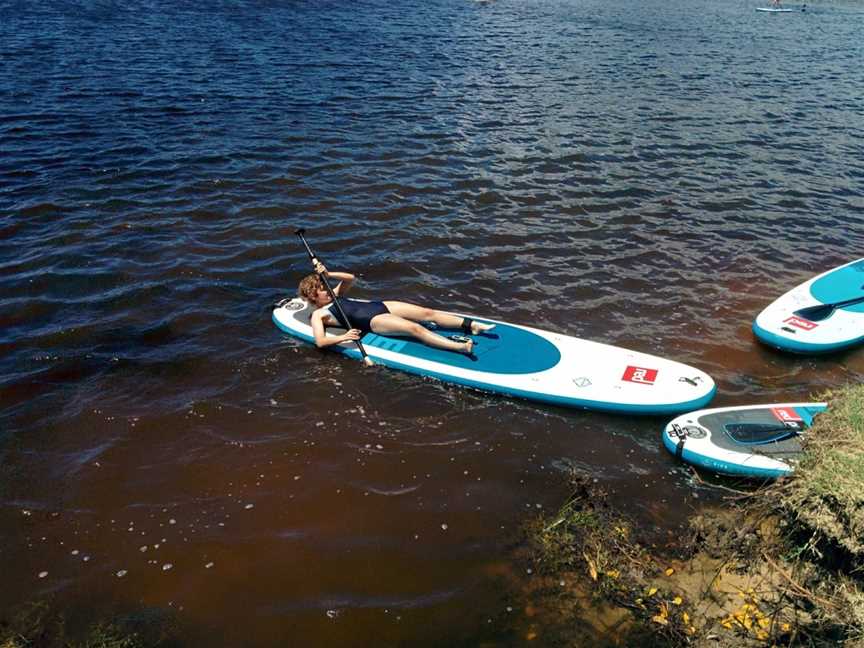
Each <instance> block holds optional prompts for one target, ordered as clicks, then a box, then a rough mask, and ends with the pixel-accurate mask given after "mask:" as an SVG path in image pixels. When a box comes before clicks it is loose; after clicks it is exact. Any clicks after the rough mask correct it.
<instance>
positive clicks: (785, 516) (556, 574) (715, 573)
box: [529, 385, 864, 647]
mask: <svg viewBox="0 0 864 648" xmlns="http://www.w3.org/2000/svg"><path fill="white" fill-rule="evenodd" d="M819 400H826V401H827V402H828V403H829V408H828V411H827V412H826V413H824V414H822V415H821V416H820V417H819V418H818V419H817V420H816V423H815V424H814V426H813V427H812V428H811V430H810V431H809V432H808V435H807V439H806V442H805V456H804V457H803V459H802V461H801V463H800V465H799V467H798V469H797V470H796V472H795V474H794V475H793V476H792V477H790V478H787V479H784V480H781V481H779V482H776V483H773V484H770V485H767V486H764V487H761V488H757V489H755V490H751V491H750V492H747V493H741V494H738V495H736V496H735V497H730V498H729V500H728V503H727V505H726V506H723V507H718V508H716V509H715V510H709V511H704V512H703V513H702V514H701V515H699V516H697V517H694V518H693V519H692V521H691V524H690V530H689V533H688V534H686V537H682V538H681V539H680V541H679V542H677V543H676V545H675V546H674V547H671V548H670V547H665V548H662V549H658V548H656V547H654V546H652V545H651V544H650V539H648V538H645V537H643V536H642V535H641V532H640V529H639V528H638V526H636V525H634V524H633V523H632V521H630V520H628V519H626V518H625V517H624V516H622V515H621V514H620V513H618V512H616V511H614V510H613V509H611V508H610V506H609V505H608V504H607V500H606V498H605V497H604V494H603V492H602V491H601V490H600V489H599V488H598V487H597V486H596V485H595V484H594V483H593V481H592V480H589V479H584V478H580V477H579V476H578V475H574V476H573V494H572V496H571V497H570V499H569V500H568V501H567V502H566V503H565V505H564V506H563V507H562V508H561V510H560V511H559V512H558V513H557V514H555V515H553V516H549V517H546V518H543V519H539V520H535V521H533V522H532V524H531V525H530V530H529V536H530V538H531V540H530V544H531V547H532V551H533V561H534V562H535V564H536V565H537V566H538V567H539V571H540V573H541V574H542V575H543V577H544V579H543V580H542V581H541V582H543V583H546V586H545V587H539V588H537V590H536V591H534V592H532V593H530V594H529V596H531V597H533V599H534V603H533V604H534V606H536V607H537V608H538V609H540V610H543V612H541V613H540V614H541V615H542V616H544V617H545V618H544V622H543V623H542V624H541V623H537V624H536V625H537V627H543V628H545V632H546V634H547V636H546V638H545V639H546V643H549V644H556V645H580V644H581V643H584V640H585V636H584V633H583V634H580V636H579V637H578V638H574V637H573V633H572V631H571V630H569V629H570V628H573V627H576V626H577V625H578V626H579V627H584V626H585V625H586V624H587V625H591V626H593V629H594V630H595V635H596V636H597V637H598V640H599V641H600V642H601V643H606V644H610V645H628V646H633V645H646V646H647V645H668V646H685V645H686V646H700V645H704V646H709V645H710V646H730V647H731V646H746V645H754V646H756V645H761V646H764V645H802V646H837V645H847V646H859V645H864V386H860V385H855V386H850V387H847V388H844V389H841V390H837V391H835V392H831V393H828V394H824V395H821V396H820V398H819ZM555 584H557V585H558V587H556V586H555ZM565 585H566V586H565ZM598 620H604V621H601V622H600V623H598V622H597V621H598ZM537 638H538V639H542V637H540V636H538V637H537Z"/></svg>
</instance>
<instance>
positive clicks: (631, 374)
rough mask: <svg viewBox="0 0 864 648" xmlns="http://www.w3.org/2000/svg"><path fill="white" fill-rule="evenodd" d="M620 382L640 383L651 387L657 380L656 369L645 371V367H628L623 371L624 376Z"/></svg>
mask: <svg viewBox="0 0 864 648" xmlns="http://www.w3.org/2000/svg"><path fill="white" fill-rule="evenodd" d="M621 380H626V381H628V382H634V383H640V384H642V385H653V384H654V381H655V380H657V369H647V368H645V367H633V366H630V365H628V366H627V368H626V369H625V370H624V376H623V377H622V378H621Z"/></svg>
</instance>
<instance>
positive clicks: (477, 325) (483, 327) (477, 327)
mask: <svg viewBox="0 0 864 648" xmlns="http://www.w3.org/2000/svg"><path fill="white" fill-rule="evenodd" d="M493 328H495V325H494V324H483V323H482V322H471V335H479V334H480V333H485V332H486V331H491V330H492V329H493Z"/></svg>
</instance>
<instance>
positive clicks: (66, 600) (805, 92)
mask: <svg viewBox="0 0 864 648" xmlns="http://www.w3.org/2000/svg"><path fill="white" fill-rule="evenodd" d="M205 4H206V7H205ZM757 4H758V3H756V2H741V1H731V0H718V1H714V2H706V1H705V0H695V1H693V2H686V3H685V2H680V1H677V0H673V1H672V2H668V1H665V0H664V1H660V0H644V1H642V2H636V3H634V2H624V1H623V0H620V1H619V0H611V1H610V0H605V1H603V2H599V1H597V0H550V1H544V2H540V1H539V0H496V1H494V2H489V3H478V2H473V1H467V0H458V1H457V0H431V1H429V2H423V3H417V2H399V1H397V2H381V1H380V0H361V1H357V2H350V3H349V2H333V1H321V2H313V1H311V0H310V1H304V0H294V1H289V0H286V1H284V2H276V1H265V0H261V1H258V2H253V1H251V0H250V1H249V2H239V1H237V2H229V1H225V0H217V1H215V2H211V3H191V2H162V1H152V2H145V1H142V0H132V1H131V2H126V3H120V2H110V1H107V0H105V1H97V0H93V1H77V2H75V1H70V2H64V3H47V4H39V3H35V4H34V3H29V2H8V1H0V43H2V45H0V151H2V154H0V565H2V567H0V570H2V575H3V585H4V587H3V588H2V589H0V616H3V615H5V614H6V613H7V612H8V611H9V610H11V609H12V608H13V607H14V606H16V605H18V604H21V603H23V602H26V601H31V600H36V599H41V598H49V599H50V600H52V601H54V602H55V603H56V604H57V605H58V606H60V607H62V608H64V609H66V610H67V613H68V615H69V617H70V618H72V619H78V620H80V621H79V622H80V623H82V624H86V623H87V622H89V621H90V620H93V619H97V618H101V617H103V616H104V615H105V614H107V613H109V612H116V613H120V614H128V613H141V614H144V613H147V614H154V615H156V616H159V615H165V617H168V618H171V619H173V620H174V623H176V625H177V628H178V630H177V631H178V633H179V635H178V636H180V637H182V638H183V645H188V646H213V645H224V646H237V645H244V646H256V647H257V646H270V645H370V644H375V645H392V644H396V643H399V642H407V643H411V644H412V645H414V644H417V645H427V644H428V645H448V644H449V645H452V644H459V643H464V644H465V645H477V644H478V643H480V642H483V641H492V642H499V643H518V642H519V641H520V640H521V638H522V637H523V636H524V633H523V629H524V628H525V627H526V626H527V625H528V624H530V619H528V618H526V615H525V612H524V610H523V609H522V608H521V607H520V605H519V598H518V590H519V586H520V585H519V583H520V582H524V581H525V579H530V578H532V576H531V575H530V574H527V573H526V572H525V570H524V569H523V568H522V566H520V565H517V564H516V563H514V561H513V557H512V556H513V543H514V538H518V537H519V529H520V525H521V524H522V523H523V521H524V520H525V519H527V518H528V517H530V516H533V515H536V514H538V513H542V512H550V511H551V510H554V509H555V508H556V507H558V506H559V505H560V504H561V503H563V501H564V498H565V497H566V495H567V486H566V483H565V480H564V477H565V475H566V472H567V471H568V470H569V469H570V468H574V467H575V468H577V469H579V470H581V471H583V472H586V473H588V474H590V475H593V476H594V477H595V479H597V480H598V482H600V483H602V484H603V485H604V486H605V487H607V488H608V489H609V490H610V491H611V492H612V493H613V498H614V499H615V501H617V502H618V503H620V504H622V505H624V506H625V509H626V510H627V511H628V512H629V513H630V514H632V515H634V516H636V517H637V518H638V519H640V520H642V521H644V522H645V523H646V524H648V525H655V526H656V531H657V533H658V534H660V535H661V536H662V535H663V534H666V533H671V534H674V533H675V531H676V529H677V528H678V526H679V525H681V524H683V523H685V522H686V519H687V517H688V515H689V514H690V513H691V511H693V510H694V509H697V508H698V507H699V506H700V505H701V503H702V502H704V501H706V500H708V501H711V500H715V499H716V498H717V495H716V492H715V491H712V490H710V489H709V488H706V487H705V486H704V485H702V484H700V483H699V482H698V481H696V480H694V479H693V478H692V477H691V476H690V473H689V471H687V470H685V469H684V468H682V467H681V466H680V465H679V464H677V463H676V461H675V460H674V458H673V457H671V456H670V455H668V454H667V453H666V451H665V450H664V449H663V448H662V446H661V443H660V438H659V435H660V430H661V428H662V425H663V424H664V422H665V421H664V419H657V418H632V417H620V416H618V417H616V416H612V415H605V414H598V413H591V412H582V411H572V410H566V409H561V408H555V407H551V406H545V405H537V404H531V403H527V402H523V401H518V400H512V399H507V398H502V397H496V396H491V395H486V394H482V393H478V392H473V391H469V390H463V389H459V388H455V387H450V386H446V385H442V384H440V383H437V382H434V381H430V380H424V379H421V378H418V377H414V376H410V375H405V374H400V373H397V372H394V371H388V370H384V369H365V368H362V367H361V366H360V365H359V364H358V363H356V362H353V361H351V360H349V359H346V358H342V357H337V356H336V355H334V354H325V353H321V352H318V351H317V350H315V349H313V348H310V347H308V346H305V345H303V344H301V343H299V342H297V341H294V340H292V339H290V338H288V337H287V336H285V335H284V334H282V333H280V332H279V331H278V330H277V329H276V328H275V326H274V325H273V324H272V322H271V320H270V306H271V304H272V303H273V302H274V301H276V300H277V299H279V298H281V297H284V296H287V295H290V294H292V293H293V292H294V291H295V289H296V284H297V281H298V280H299V279H300V278H301V276H302V275H303V274H305V273H306V272H308V271H309V265H308V260H307V259H306V257H305V254H304V252H303V249H302V248H301V247H300V246H299V244H298V242H297V240H296V238H295V237H294V236H293V234H292V232H293V230H294V228H295V227H299V226H304V227H306V228H307V229H308V236H309V240H310V243H311V244H312V245H313V247H315V249H316V250H317V251H318V252H319V253H320V255H321V257H322V258H323V259H324V261H325V262H327V263H328V265H329V266H330V267H331V269H343V268H344V269H349V270H352V271H354V272H356V273H357V274H358V275H359V277H360V284H359V286H358V288H357V294H358V295H359V296H367V297H389V298H399V299H404V300H407V301H414V302H420V303H423V304H426V305H431V306H436V307H439V308H444V309H453V310H459V311H463V312H473V313H479V314H486V315H488V316H490V317H494V318H497V319H501V320H505V321H512V322H515V323H522V324H529V325H535V326H538V327H540V328H545V329H551V330H556V331H560V332H563V333H566V334H569V335H575V336H578V337H584V338H589V339H592V340H597V341H601V342H606V343H610V344H616V345H621V346H625V347H629V348H633V349H636V350H639V351H644V352H648V353H654V354H659V355H663V356H668V357H671V358H674V359H676V360H680V361H682V362H686V363H688V364H691V365H695V366H698V367H700V368H701V369H704V370H706V371H708V372H709V373H710V374H711V375H712V376H713V377H714V378H715V380H716V381H717V383H718V387H719V391H718V396H717V398H716V399H715V400H714V404H715V405H718V406H720V405H731V404H736V403H753V402H772V401H778V400H799V399H808V398H810V397H811V395H814V394H817V393H820V392H821V391H823V390H825V389H826V388H830V387H831V386H833V385H837V384H840V383H843V382H847V381H852V380H861V379H862V376H864V352H862V351H860V350H859V351H853V352H849V353H846V354H843V355H840V356H832V357H829V358H818V359H810V358H796V357H788V356H784V355H780V354H778V353H775V352H772V351H770V350H768V349H765V348H763V347H761V346H759V345H758V344H757V343H756V342H755V341H754V339H753V337H752V334H751V332H750V324H751V322H752V319H753V317H754V316H755V315H756V313H757V312H758V311H759V310H761V308H762V307H764V305H766V304H767V303H768V302H770V301H771V300H773V299H774V298H775V297H776V296H778V295H779V294H781V293H782V292H785V291H786V290H788V289H789V288H791V287H793V286H794V285H796V284H797V283H799V282H801V281H804V280H805V279H807V278H808V277H810V276H812V275H814V274H816V273H818V272H822V271H824V270H826V269H828V268H830V267H832V266H835V265H839V264H841V263H844V262H847V261H849V260H851V259H853V258H858V257H861V256H864V254H862V250H864V215H862V214H864V103H862V97H861V90H862V88H864V65H862V64H861V63H862V61H864V39H862V38H861V34H862V33H864V6H862V5H861V4H860V3H851V2H827V3H823V2H820V3H816V4H812V5H810V6H808V10H807V11H806V12H803V13H802V12H795V13H790V14H781V15H770V14H761V13H757V12H755V11H754V9H755V7H756V6H757ZM790 6H791V5H790ZM540 639H541V640H542V631H541V632H540Z"/></svg>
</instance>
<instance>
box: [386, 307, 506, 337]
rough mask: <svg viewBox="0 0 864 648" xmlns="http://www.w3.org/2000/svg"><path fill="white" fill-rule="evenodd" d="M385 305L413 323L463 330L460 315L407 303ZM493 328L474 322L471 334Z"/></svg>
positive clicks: (489, 325) (492, 326)
mask: <svg viewBox="0 0 864 648" xmlns="http://www.w3.org/2000/svg"><path fill="white" fill-rule="evenodd" d="M384 305H385V306H386V307H387V310H389V311H390V312H391V313H392V314H393V315H396V316H398V317H402V318H404V319H407V320H411V321H412V322H435V323H436V324H437V325H438V326H440V327H442V328H449V329H458V328H462V322H463V321H464V318H462V317H460V316H459V315H451V314H450V313H445V312H444V311H439V310H435V309H434V308H426V307H424V306H417V305H415V304H409V303H407V302H400V301H385V302H384ZM493 328H495V325H494V324H483V323H482V322H472V323H471V334H472V335H477V334H478V333H482V332H483V331H488V330H490V329H493Z"/></svg>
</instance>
